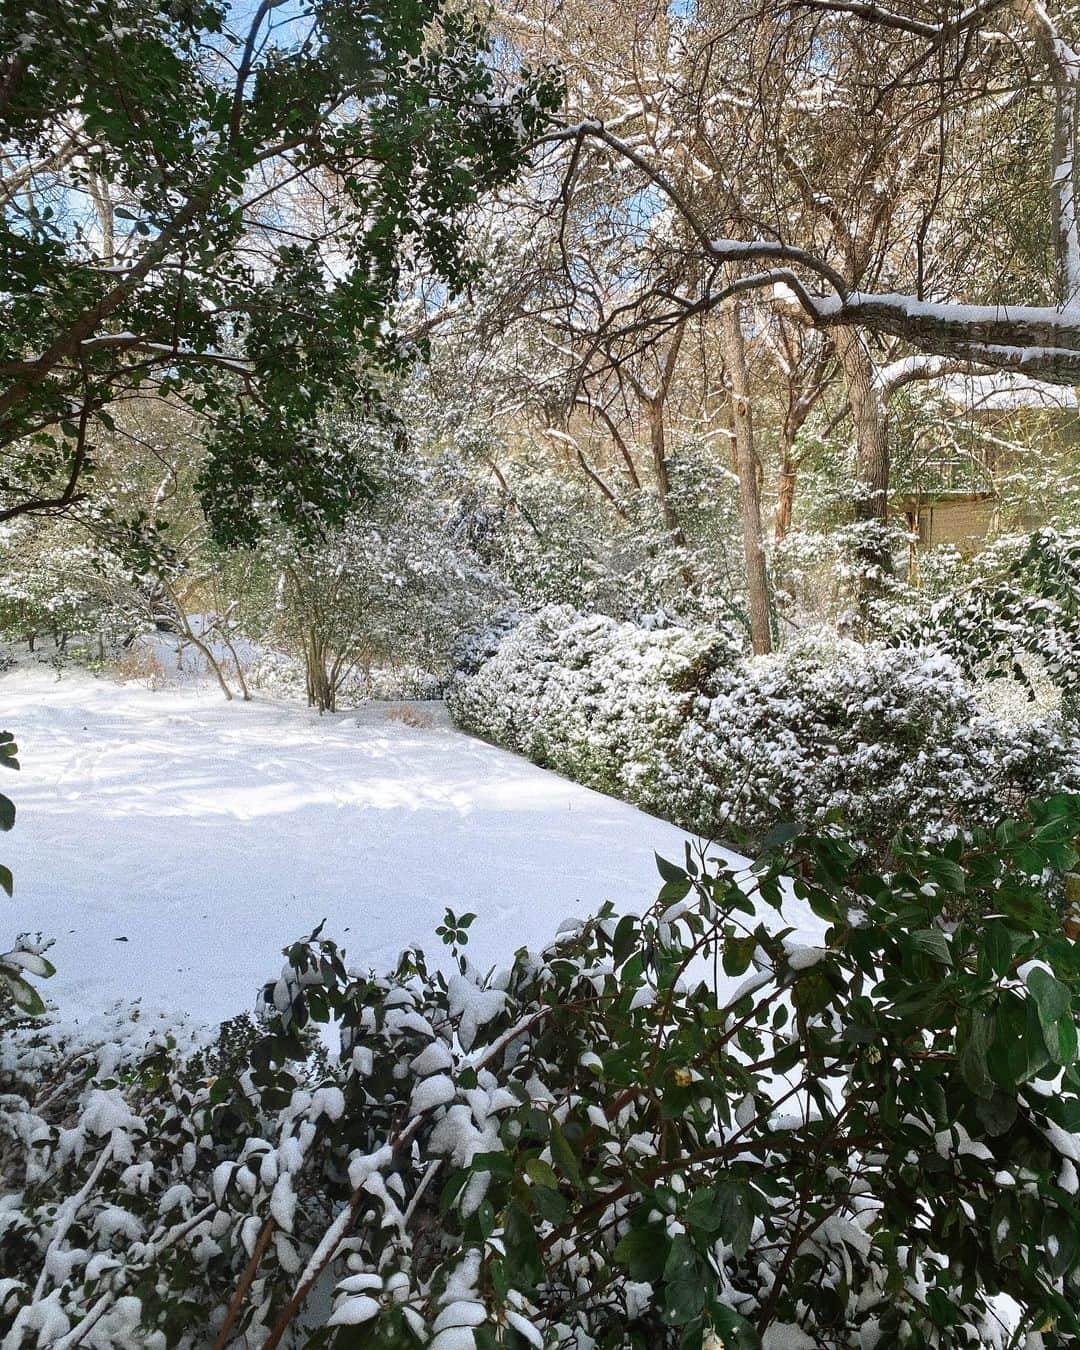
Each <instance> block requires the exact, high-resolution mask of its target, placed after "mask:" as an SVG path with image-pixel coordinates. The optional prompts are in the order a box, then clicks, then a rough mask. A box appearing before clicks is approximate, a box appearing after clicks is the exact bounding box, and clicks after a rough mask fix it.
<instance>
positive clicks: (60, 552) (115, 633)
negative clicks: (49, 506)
mask: <svg viewBox="0 0 1080 1350" xmlns="http://www.w3.org/2000/svg"><path fill="white" fill-rule="evenodd" d="M150 627H152V623H151V622H150V621H149V616H148V614H147V607H146V603H145V599H144V597H143V596H142V595H141V594H140V590H139V584H138V579H137V578H136V577H135V576H134V575H133V572H132V569H131V567H130V565H128V563H127V561H126V560H125V559H124V558H123V557H122V556H121V554H120V553H119V552H118V551H117V550H115V549H112V548H110V547H108V546H107V545H105V544H99V543H96V542H95V541H94V539H93V538H92V537H91V536H90V535H88V534H87V533H85V532H84V531H82V530H81V529H80V528H79V527H78V526H77V525H73V524H71V523H70V522H64V521H62V522H59V523H57V522H54V521H52V520H45V521H37V520H31V521H22V522H17V523H16V524H14V525H8V526H4V527H2V528H0V633H3V634H4V636H5V637H7V638H9V639H10V640H14V641H23V642H28V643H29V644H30V645H31V646H33V645H34V643H35V641H36V640H37V639H38V638H39V637H48V638H50V639H52V640H53V641H54V642H55V643H56V644H57V646H58V647H61V648H62V647H63V646H65V645H66V643H67V641H68V639H69V638H70V637H71V636H73V635H75V634H86V635H94V636H99V635H100V637H101V638H102V639H103V640H104V641H106V642H114V641H116V640H117V639H119V638H123V637H129V636H130V635H131V634H133V633H138V632H143V631H146V630H147V629H148V628H150Z"/></svg>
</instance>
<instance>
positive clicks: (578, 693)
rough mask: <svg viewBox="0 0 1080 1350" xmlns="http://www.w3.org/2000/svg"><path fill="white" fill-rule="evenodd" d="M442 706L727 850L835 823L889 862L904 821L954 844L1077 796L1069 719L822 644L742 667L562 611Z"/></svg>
mask: <svg viewBox="0 0 1080 1350" xmlns="http://www.w3.org/2000/svg"><path fill="white" fill-rule="evenodd" d="M480 651H481V652H483V648H480ZM447 700H448V703H449V706H450V709H451V712H452V713H453V715H454V717H455V719H456V720H457V721H458V722H459V724H460V725H462V726H464V727H465V728H466V729H467V730H470V731H473V732H476V733H478V734H480V735H483V736H486V737H488V738H489V739H490V740H493V741H496V742H498V743H499V744H502V745H506V746H509V747H510V748H512V749H514V750H518V751H520V752H522V753H523V754H526V755H529V756H530V757H531V758H533V759H535V760H537V761H538V762H539V763H541V764H544V765H547V766H548V767H550V768H553V769H557V770H559V771H561V772H563V773H565V774H567V775H568V776H569V777H571V778H575V779H577V780H578V781H579V782H583V783H587V784H589V785H590V786H592V787H596V788H599V789H601V790H602V791H606V792H612V793H615V794H617V795H620V796H624V797H627V798H629V799H630V800H631V801H634V802H635V803H637V804H638V805H639V806H642V807H644V808H645V809H646V810H650V811H654V812H656V813H657V814H660V815H663V816H666V817H667V818H668V819H672V820H674V821H675V822H676V823H677V824H679V825H682V826H685V827H686V828H688V829H693V830H695V831H697V832H698V833H700V834H703V835H705V836H706V837H709V838H714V839H715V838H722V837H732V836H734V837H736V838H743V837H746V836H749V837H750V839H751V840H752V841H758V842H760V840H761V839H762V838H764V836H765V835H766V834H767V833H768V832H769V830H770V829H772V828H773V826H775V825H776V824H778V823H779V822H780V821H786V820H799V821H800V822H802V823H803V824H804V825H806V826H810V825H813V824H820V823H822V822H824V821H826V820H829V819H832V818H834V817H835V816H837V815H840V816H842V817H843V819H844V820H845V822H846V823H847V825H848V826H849V827H850V829H851V830H852V831H853V832H854V833H856V834H857V835H858V836H859V837H860V838H861V839H863V840H865V841H867V842H868V843H869V844H870V845H871V846H872V847H873V848H875V849H876V850H878V851H881V850H882V849H884V848H885V847H887V845H888V841H889V840H890V839H891V837H892V835H893V834H894V833H895V831H896V830H897V829H899V828H900V827H901V826H906V825H907V824H908V823H909V822H913V823H914V825H915V828H917V829H918V831H919V832H920V834H921V837H923V838H925V839H931V838H948V837H950V836H952V835H954V834H956V833H957V832H958V831H963V830H965V829H969V828H971V827H972V826H974V825H977V824H986V823H989V822H990V821H992V820H993V819H994V818H995V817H996V816H998V815H999V814H1000V813H1001V811H1002V809H1003V808H1004V809H1015V808H1018V807H1019V806H1020V805H1021V804H1022V803H1023V802H1024V801H1025V800H1026V799H1027V798H1028V797H1029V796H1031V795H1033V794H1035V793H1041V794H1048V793H1053V792H1062V791H1077V790H1080V742H1078V740H1077V738H1076V734H1075V732H1074V731H1071V730H1070V729H1069V727H1068V725H1067V724H1066V723H1064V722H1063V721H1062V720H1061V719H1060V718H1056V717H1045V718H1042V719H1035V720H1030V721H1028V722H1027V723H1026V724H1024V725H1021V726H1011V725H1009V726H1007V725H1005V724H1004V723H1002V722H1000V721H997V720H995V719H992V718H990V717H987V716H985V715H983V714H982V713H981V712H980V709H979V706H978V704H977V702H976V697H975V691H974V689H973V687H972V686H971V685H970V684H968V683H967V682H966V681H965V680H964V677H963V674H962V672H961V670H960V668H959V667H958V666H957V664H956V663H955V662H954V661H953V660H952V659H951V658H949V657H947V656H943V655H940V654H921V653H919V652H916V651H914V650H911V649H908V648H894V647H884V646H879V645H874V644H869V645H864V644H861V643H858V642H853V641H844V640H838V639H836V638H834V637H825V636H822V635H819V636H810V637H808V638H804V639H802V640H800V641H798V642H796V643H794V644H793V645H792V646H790V647H789V648H786V649H785V650H784V651H783V652H781V653H778V654H776V655H774V656H769V657H758V658H754V659H752V660H744V659H740V658H739V656H738V649H737V647H736V645H735V643H734V640H733V639H732V638H730V637H728V636H727V635H724V634H721V633H718V632H716V631H714V630H693V629H685V628H667V629H659V630H648V629H642V628H639V627H636V626H634V625H632V624H618V623H615V622H614V620H611V619H608V618H605V617H603V616H591V617H583V616H580V615H575V614H574V612H573V611H569V610H566V609H559V608H552V609H547V610H543V611H541V612H540V613H538V614H535V615H532V616H529V617H528V618H526V619H524V620H523V621H522V622H521V623H520V624H519V625H518V626H517V627H516V628H513V629H512V630H510V631H509V632H508V633H505V634H504V635H503V636H502V637H501V641H499V642H498V643H497V644H495V645H494V646H493V647H492V648H491V649H490V650H489V651H488V652H487V653H485V654H484V659H482V660H479V661H477V660H475V659H474V660H473V661H472V662H471V663H470V664H469V665H467V666H465V668H463V669H462V670H460V671H459V673H458V674H457V676H456V677H455V679H454V681H453V682H452V684H451V686H450V689H449V691H448V695H447Z"/></svg>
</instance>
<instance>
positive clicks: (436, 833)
mask: <svg viewBox="0 0 1080 1350" xmlns="http://www.w3.org/2000/svg"><path fill="white" fill-rule="evenodd" d="M399 706H401V705H399ZM404 706H406V707H410V708H415V710H416V712H417V713H418V714H419V715H422V716H426V717H427V718H429V719H430V720H431V725H428V726H420V727H417V726H411V725H407V724H405V723H403V722H401V721H400V720H394V718H393V716H392V715H391V711H390V706H389V705H379V704H376V705H371V706H370V707H369V708H367V709H365V710H364V711H363V712H361V713H355V712H353V713H344V714H338V715H337V716H331V717H324V718H321V719H320V718H319V717H318V716H317V715H315V714H313V713H310V712H308V710H307V709H304V708H300V707H297V706H294V705H290V704H281V703H274V702H269V701H265V700H261V701H256V702H253V703H250V704H242V703H240V702H235V703H226V702H225V701H224V699H222V697H221V695H220V693H219V692H218V691H217V690H216V689H215V688H212V687H211V686H210V685H208V684H207V685H193V686H192V685H189V686H187V687H176V688H172V689H166V690H163V691H156V692H151V691H149V690H147V689H145V688H143V687H141V686H138V685H132V684H128V685H121V684H118V683H116V682H115V681H113V680H111V679H109V678H99V679H96V678H94V677H92V676H90V675H88V674H84V673H80V672H71V673H65V674H64V676H63V678H62V679H61V680H59V681H58V680H57V679H56V678H55V675H54V674H53V673H52V672H51V671H48V670H45V669H41V670H36V669H31V670H19V671H14V672H11V673H10V674H7V675H5V676H3V677H2V678H0V709H2V711H0V727H2V728H6V729H9V730H11V731H12V732H13V733H14V734H15V737H16V740H17V741H18V744H19V752H20V760H21V762H22V766H23V767H22V769H21V771H20V772H19V773H18V774H17V775H16V774H7V775H5V779H6V781H5V782H4V783H3V784H2V785H0V786H2V787H3V789H4V790H5V791H7V792H8V793H9V795H11V796H12V797H13V798H14V799H15V801H16V804H17V807H18V820H17V823H16V826H15V829H14V831H13V832H12V833H11V834H9V835H7V836H4V837H3V839H2V846H0V847H2V853H0V858H2V859H3V860H4V861H7V862H9V863H10V864H11V866H12V868H13V870H14V873H15V899H14V901H13V902H8V901H6V900H5V901H4V903H3V906H2V908H0V917H2V924H0V942H3V944H4V946H6V945H8V944H9V942H10V940H11V939H12V938H14V936H15V934H16V933H18V932H20V931H35V932H36V931H38V930H41V931H42V932H43V933H45V934H46V935H48V936H52V937H55V938H56V945H55V947H54V948H53V950H52V952H51V953H50V956H51V958H52V959H53V961H54V963H55V964H56V966H57V974H56V976H55V978H54V979H52V980H50V981H48V983H47V985H46V986H45V988H44V992H45V993H46V994H47V996H49V997H51V998H52V999H53V1000H55V1001H56V1002H57V1003H58V1005H59V1010H60V1013H61V1016H63V1017H64V1018H65V1019H66V1020H67V1019H85V1018H87V1017H89V1016H93V1015H96V1014H97V1013H98V1012H100V1011H101V1009H102V1008H103V1006H105V1005H106V1004H107V1003H109V1002H111V1001H112V1000H115V999H135V998H141V999H142V1000H144V1003H145V1004H146V1005H147V1006H148V1007H149V1008H152V1009H153V1010H154V1011H157V1010H162V1011H169V1012H172V1011H186V1012H189V1013H192V1014H194V1015H195V1016H197V1017H198V1018H200V1019H206V1020H207V1021H213V1020H219V1019H221V1018H224V1017H228V1016H231V1015H233V1014H235V1013H237V1012H239V1011H242V1010H244V1009H246V1008H250V1007H251V1005H252V1001H253V998H254V995H255V992H256V990H257V989H258V987H259V986H260V985H261V984H262V982H263V981H264V980H266V979H267V978H270V977H271V976H275V975H276V974H277V972H278V970H279V968H280V965H281V959H280V954H279V953H280V949H281V947H283V946H284V945H285V944H287V943H289V942H291V941H293V940H294V939H296V938H298V937H301V936H303V935H304V934H306V933H307V932H309V931H310V930H311V929H312V928H313V927H314V926H315V925H316V924H317V923H319V922H320V921H321V920H323V919H325V920H326V928H325V932H326V933H327V935H328V936H333V937H335V938H336V939H338V940H339V941H340V942H341V943H342V944H343V945H344V946H345V948H346V950H347V953H348V956H349V960H350V963H351V964H353V965H359V966H362V967H367V966H368V965H371V966H374V967H375V968H376V969H384V968H386V967H388V966H389V965H391V964H392V963H393V961H394V960H395V958H396V956H397V953H398V952H399V951H400V950H401V949H402V948H403V947H404V946H407V945H408V944H410V943H415V942H419V943H421V944H423V945H424V946H425V947H426V948H427V950H428V951H429V952H431V953H432V954H433V955H436V954H438V953H439V952H441V950H442V948H441V944H440V943H439V941H438V939H437V938H436V937H435V936H434V929H435V926H436V925H437V924H438V923H439V921H440V920H441V918H442V915H443V911H444V909H445V907H446V906H447V905H449V906H450V907H451V908H452V909H453V910H455V911H456V912H457V913H459V914H460V913H463V912H465V911H472V912H475V913H476V914H477V915H478V918H477V920H476V922H475V924H474V926H473V930H472V933H473V936H472V939H471V942H470V946H469V953H470V955H471V956H472V957H473V958H474V960H475V961H476V962H477V964H479V965H482V966H486V965H488V964H493V963H496V962H501V961H503V960H504V959H506V958H507V957H508V956H509V955H510V954H511V953H512V952H513V951H514V950H515V949H516V948H517V947H519V946H522V945H530V946H540V945H543V944H545V943H546V942H547V941H549V940H550V939H551V937H552V936H553V935H554V933H555V930H556V928H557V927H558V925H559V923H560V922H561V921H562V920H563V919H565V918H567V917H569V916H579V917H584V916H586V915H588V914H589V913H591V912H593V911H594V910H596V909H597V908H599V906H600V905H601V904H602V903H603V901H604V900H608V899H610V900H612V901H613V902H614V903H615V905H616V906H617V907H618V908H620V909H624V910H625V909H634V910H640V909H642V908H643V907H644V906H646V905H648V904H649V903H650V902H651V901H652V900H653V899H654V897H655V893H656V890H657V889H658V886H659V879H658V877H657V874H656V869H655V864H654V862H653V856H652V855H653V851H654V850H656V851H658V852H659V853H661V854H666V855H667V856H669V857H674V858H679V857H681V856H682V853H683V843H684V839H685V836H684V834H683V833H682V832H681V831H680V830H677V829H675V828H674V827H672V826H670V825H667V824H665V823H664V822H663V821H660V820H657V819H655V818H653V817H651V816H648V815H645V814H643V813H642V812H640V811H638V810H636V809H635V808H633V807H631V806H627V805H625V804H623V803H622V802H618V801H615V800H613V799H611V798H609V797H605V796H603V795H601V794H599V793H597V792H593V791H590V790H589V789H587V788H583V787H579V786H577V785H576V784H574V783H571V782H569V781H567V780H566V779H563V778H560V777H558V776H557V775H555V774H552V773H549V772H547V771H546V770H544V769H540V768H537V767H536V766H535V765H532V764H530V763H529V762H528V761H526V760H524V759H521V758H519V757H518V756H516V755H513V754H509V753H507V752H505V751H502V750H499V749H496V748H495V747H493V746H489V745H487V744H485V743H483V742H481V741H477V740H474V739H472V738H471V737H469V736H465V735H463V734H462V733H460V732H458V731H456V730H454V729H452V728H451V727H450V726H448V725H447V724H446V722H445V714H444V712H443V710H442V708H441V707H438V706H436V707H434V708H432V707H431V705H404ZM794 921H795V922H797V923H799V926H800V928H805V930H806V931H807V933H808V934H812V933H816V932H818V931H820V927H821V925H820V924H819V923H818V921H817V920H816V919H814V918H813V917H812V916H809V915H807V914H801V915H796V916H795V918H794ZM0 950H2V948H0Z"/></svg>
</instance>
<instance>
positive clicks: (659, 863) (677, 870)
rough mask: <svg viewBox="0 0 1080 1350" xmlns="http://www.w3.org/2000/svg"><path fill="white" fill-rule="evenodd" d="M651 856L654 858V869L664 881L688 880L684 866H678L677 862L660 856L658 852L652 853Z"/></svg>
mask: <svg viewBox="0 0 1080 1350" xmlns="http://www.w3.org/2000/svg"><path fill="white" fill-rule="evenodd" d="M653 857H654V858H655V859H656V870H657V871H658V872H659V873H660V875H661V876H662V877H663V879H664V880H665V881H688V880H689V878H688V877H687V875H686V870H685V868H682V867H680V866H679V865H678V863H673V862H670V861H669V860H668V859H667V858H661V856H660V854H659V853H654V854H653Z"/></svg>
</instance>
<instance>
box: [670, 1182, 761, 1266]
mask: <svg viewBox="0 0 1080 1350" xmlns="http://www.w3.org/2000/svg"><path fill="white" fill-rule="evenodd" d="M686 1222H687V1224H688V1225H689V1227H690V1228H692V1229H695V1230H696V1231H699V1232H702V1233H704V1234H706V1235H707V1236H709V1237H710V1238H711V1237H714V1236H715V1235H719V1236H720V1237H722V1238H723V1239H724V1241H725V1242H726V1243H727V1244H728V1245H729V1246H730V1247H731V1249H732V1251H733V1252H734V1253H735V1256H736V1257H737V1258H739V1259H741V1258H742V1257H743V1256H745V1255H746V1252H747V1250H748V1248H749V1246H750V1234H751V1232H752V1230H753V1226H754V1206H753V1192H752V1191H751V1190H750V1187H749V1186H747V1185H746V1183H745V1182H742V1181H721V1182H718V1183H717V1184H716V1185H715V1186H709V1187H705V1188H704V1189H702V1190H699V1191H696V1192H695V1193H694V1195H693V1197H692V1198H691V1200H690V1203H689V1204H688V1205H687V1207H686Z"/></svg>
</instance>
